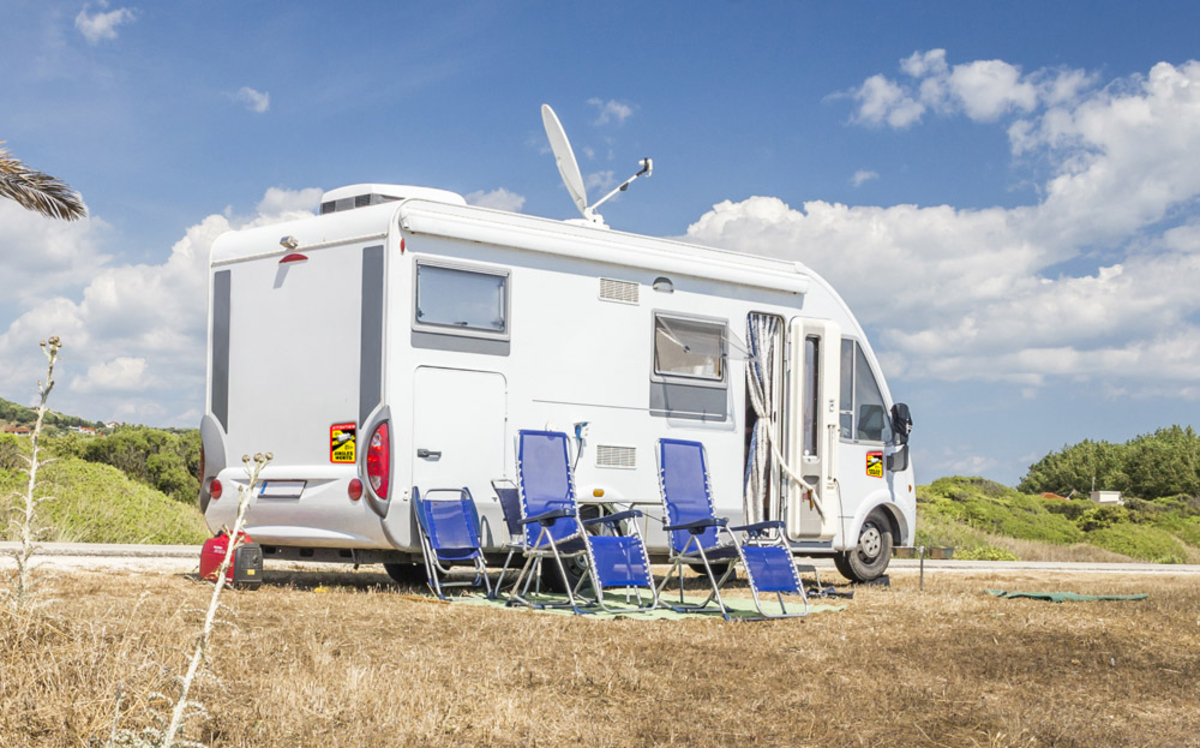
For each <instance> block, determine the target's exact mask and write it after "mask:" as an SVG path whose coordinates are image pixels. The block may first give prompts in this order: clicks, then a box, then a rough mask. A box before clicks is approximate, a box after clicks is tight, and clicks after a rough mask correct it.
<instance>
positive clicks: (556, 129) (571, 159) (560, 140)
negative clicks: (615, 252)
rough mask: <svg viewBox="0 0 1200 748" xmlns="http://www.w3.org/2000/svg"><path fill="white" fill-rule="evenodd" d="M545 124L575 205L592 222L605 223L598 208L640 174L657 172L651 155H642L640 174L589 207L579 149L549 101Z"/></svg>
mask: <svg viewBox="0 0 1200 748" xmlns="http://www.w3.org/2000/svg"><path fill="white" fill-rule="evenodd" d="M542 125H543V126H545V128H546V138H547V139H549V141H550V150H551V151H553V152H554V161H555V163H557V164H558V173H559V174H561V175H562V180H563V184H565V185H566V187H567V192H569V193H571V199H572V200H574V201H575V207H576V208H578V209H579V212H580V214H582V215H583V218H584V220H585V221H587V222H589V223H594V224H596V225H598V226H603V225H604V218H602V217H601V216H600V214H599V213H597V212H596V208H598V207H600V206H601V205H602V204H603V203H605V202H606V201H607V200H608V199H609V198H611V197H613V196H614V195H616V194H617V193H618V192H624V191H625V190H627V189H629V185H631V184H633V182H634V180H636V179H637V178H638V177H649V176H651V175H652V174H653V173H654V162H653V161H652V160H651V159H648V158H643V159H641V160H640V161H638V166H639V167H640V171H638V173H637V174H634V175H633V176H632V177H630V178H629V179H626V180H625V181H624V182H622V183H621V184H620V185H619V186H618V187H617V188H616V189H614V190H613V191H612V192H610V193H608V194H607V195H605V196H604V197H602V198H600V199H599V200H597V201H596V202H595V203H594V204H593V205H591V206H590V207H589V206H588V203H587V188H585V187H584V184H583V175H582V174H581V173H580V172H579V162H578V161H576V160H575V151H573V150H572V149H571V141H569V140H567V133H566V131H565V130H563V126H562V123H561V122H559V121H558V115H557V114H555V113H554V110H553V109H551V108H550V105H549V104H542Z"/></svg>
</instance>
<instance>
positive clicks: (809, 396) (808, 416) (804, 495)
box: [785, 317, 842, 540]
mask: <svg viewBox="0 0 1200 748" xmlns="http://www.w3.org/2000/svg"><path fill="white" fill-rule="evenodd" d="M841 335H842V331H841V327H840V326H839V325H838V324H837V323H836V322H833V321H830V320H821V319H808V318H804V317H795V318H793V319H792V321H791V323H790V325H789V329H788V342H789V346H788V348H789V352H790V354H789V355H790V357H791V361H790V367H789V372H788V392H787V403H788V407H787V408H786V415H785V428H786V430H787V461H788V465H789V466H791V468H792V470H793V471H795V472H798V473H799V474H800V475H801V477H803V478H804V481H805V483H807V484H808V485H809V486H812V487H813V488H814V489H815V491H810V490H809V489H807V488H805V487H804V486H803V485H801V484H800V483H799V482H797V481H795V480H794V479H791V478H789V479H788V491H787V496H788V501H787V534H788V537H790V538H792V539H793V540H800V539H806V540H813V539H819V540H828V539H829V538H832V537H833V536H834V535H835V534H836V532H837V529H838V527H839V523H840V521H841V513H842V507H841V492H840V490H839V485H838V453H839V451H840V450H839V439H838V416H839V406H838V397H839V387H840V382H841V377H840V363H841V358H840V357H841V348H840V344H841Z"/></svg>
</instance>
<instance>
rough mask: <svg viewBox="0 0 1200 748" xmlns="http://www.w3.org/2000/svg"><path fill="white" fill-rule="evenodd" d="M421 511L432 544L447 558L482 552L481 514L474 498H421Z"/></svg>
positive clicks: (471, 556) (418, 510)
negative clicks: (480, 536) (479, 524)
mask: <svg viewBox="0 0 1200 748" xmlns="http://www.w3.org/2000/svg"><path fill="white" fill-rule="evenodd" d="M417 512H418V515H419V519H420V520H421V525H422V527H423V528H424V529H425V535H426V537H428V538H429V547H430V548H432V549H433V551H434V552H435V553H436V554H437V556H438V558H439V559H442V560H443V561H464V560H469V559H473V558H476V557H477V556H479V555H480V545H479V531H478V530H477V529H476V522H477V516H478V515H477V514H476V513H475V507H474V505H473V504H472V502H471V500H470V499H467V498H466V497H462V498H459V499H455V500H453V501H441V500H431V499H428V498H424V499H418V501H417Z"/></svg>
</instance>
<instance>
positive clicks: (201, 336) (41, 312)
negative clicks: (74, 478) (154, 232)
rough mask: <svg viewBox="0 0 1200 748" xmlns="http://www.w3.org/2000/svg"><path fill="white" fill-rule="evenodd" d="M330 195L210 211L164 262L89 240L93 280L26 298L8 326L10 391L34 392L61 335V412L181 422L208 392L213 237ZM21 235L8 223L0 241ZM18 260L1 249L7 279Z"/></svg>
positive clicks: (287, 214) (298, 212) (283, 216)
mask: <svg viewBox="0 0 1200 748" xmlns="http://www.w3.org/2000/svg"><path fill="white" fill-rule="evenodd" d="M320 195H321V191H320V190H318V189H307V190H298V191H290V190H284V189H280V188H271V189H269V190H267V191H266V193H265V194H264V196H263V199H262V201H260V202H259V204H258V209H257V211H256V213H255V215H254V216H251V217H248V218H234V217H230V216H227V215H210V216H207V217H206V218H204V219H203V220H201V221H200V222H198V223H196V224H195V225H193V226H191V227H189V228H188V229H187V231H186V232H185V233H184V236H183V237H182V238H181V239H180V240H179V241H178V242H176V243H175V245H174V246H173V247H172V248H171V252H170V255H169V256H168V257H167V258H166V260H165V261H163V262H162V263H143V264H120V263H116V262H113V261H112V259H111V258H110V257H107V256H105V255H103V254H101V253H100V251H99V249H98V248H97V247H96V246H95V243H92V244H90V245H88V246H87V247H86V248H85V249H83V250H80V252H79V253H78V255H77V256H76V258H75V259H76V261H79V262H81V264H83V265H85V266H86V267H88V268H90V270H89V275H90V279H89V280H88V281H87V282H86V283H84V284H76V283H73V282H68V281H64V282H63V284H62V286H61V287H60V288H58V289H57V290H55V289H53V288H51V287H49V286H45V287H44V290H43V291H42V292H41V293H40V294H39V295H29V296H27V297H23V299H22V300H21V302H20V307H21V308H22V311H21V312H20V313H19V314H18V315H17V316H16V318H15V319H14V320H13V321H12V322H11V323H10V324H9V325H8V327H7V329H6V330H4V331H3V333H0V393H6V392H7V393H14V394H19V393H22V392H27V391H28V390H29V387H30V385H31V384H32V383H33V382H34V381H36V379H37V377H38V375H39V373H40V372H41V371H42V366H43V364H44V361H43V360H42V356H41V353H40V351H39V350H38V346H37V342H38V341H39V340H42V339H44V338H46V337H47V336H49V335H58V336H60V337H61V338H62V340H63V343H64V347H63V351H62V357H61V368H60V369H59V377H58V378H59V379H60V381H65V382H69V385H68V386H67V387H66V388H64V389H63V390H61V391H60V390H57V389H56V390H55V394H54V398H55V402H56V404H55V408H56V409H58V410H63V411H65V412H71V413H77V414H79V415H83V416H85V417H90V418H102V419H107V418H110V417H114V416H117V417H120V418H122V419H125V418H131V417H139V418H145V419H153V420H154V421H155V422H157V423H162V422H163V419H166V420H168V421H170V422H172V423H178V422H179V420H178V419H179V416H181V415H182V414H183V413H187V412H189V411H194V410H195V408H197V407H198V405H199V403H198V401H199V400H200V399H201V398H202V397H203V393H204V361H205V339H206V337H207V332H206V330H207V327H206V321H205V313H206V308H207V300H206V299H207V289H208V256H209V250H210V249H211V247H212V244H213V242H214V241H215V240H216V238H217V237H218V236H220V235H221V234H222V233H224V232H225V231H228V230H229V229H231V228H238V227H242V226H256V225H266V224H270V223H276V222H279V221H283V220H289V219H292V218H296V217H299V216H304V215H311V214H312V212H311V210H309V208H311V207H315V205H316V203H317V201H318V200H319V199H320ZM0 206H2V204H0ZM85 220H98V219H85ZM18 240H19V237H17V238H14V237H11V236H10V234H9V225H8V224H7V223H6V222H0V246H5V242H15V241H18ZM35 249H36V245H34V246H27V247H26V250H27V251H32V250H35ZM11 264H12V259H11V258H10V257H8V256H0V277H8V269H9V267H10V265H11ZM81 286H82V287H81ZM191 423H192V422H189V424H188V425H191Z"/></svg>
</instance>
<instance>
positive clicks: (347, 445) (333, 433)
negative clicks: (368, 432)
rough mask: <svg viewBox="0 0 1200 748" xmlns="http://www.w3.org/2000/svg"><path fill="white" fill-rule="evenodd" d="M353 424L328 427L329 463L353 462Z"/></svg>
mask: <svg viewBox="0 0 1200 748" xmlns="http://www.w3.org/2000/svg"><path fill="white" fill-rule="evenodd" d="M355 430H356V425H355V424H353V423H335V424H333V425H332V426H330V427H329V461H330V462H354V460H355V456H354V432H355Z"/></svg>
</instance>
